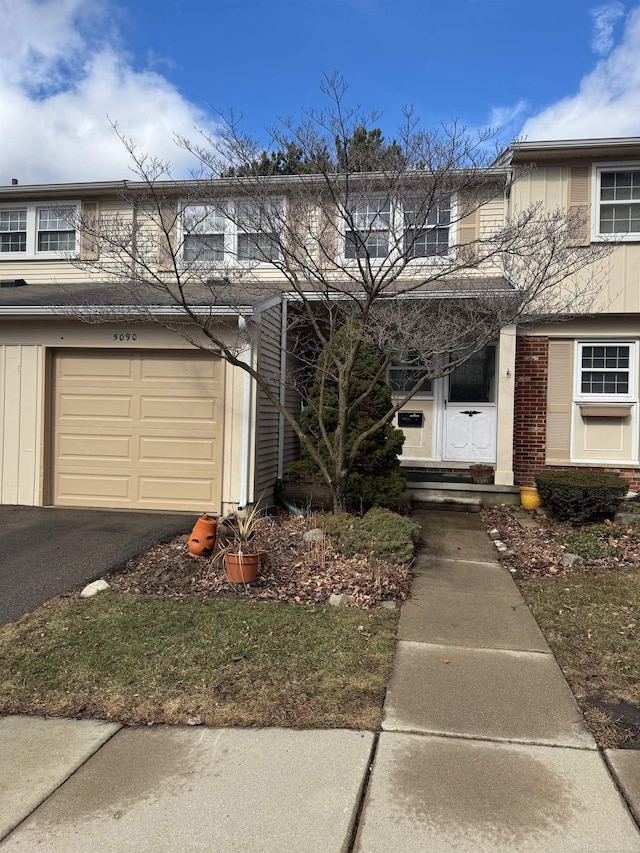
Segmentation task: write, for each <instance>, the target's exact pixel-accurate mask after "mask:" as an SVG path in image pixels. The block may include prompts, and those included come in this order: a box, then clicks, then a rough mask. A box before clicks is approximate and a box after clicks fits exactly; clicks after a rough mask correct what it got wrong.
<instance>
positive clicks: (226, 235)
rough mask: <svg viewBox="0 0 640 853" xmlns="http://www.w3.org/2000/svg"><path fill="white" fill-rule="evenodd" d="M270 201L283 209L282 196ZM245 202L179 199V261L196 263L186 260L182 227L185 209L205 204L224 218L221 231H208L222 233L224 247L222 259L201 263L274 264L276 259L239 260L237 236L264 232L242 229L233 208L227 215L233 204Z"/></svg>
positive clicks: (184, 263)
mask: <svg viewBox="0 0 640 853" xmlns="http://www.w3.org/2000/svg"><path fill="white" fill-rule="evenodd" d="M272 201H273V204H274V205H281V206H282V208H283V211H284V204H285V200H284V199H283V198H281V197H277V198H274V199H273V200H272ZM245 203H246V204H251V202H250V201H245V200H244V199H242V200H241V199H225V200H224V201H220V202H209V203H208V204H207V202H189V201H181V202H180V216H179V217H178V245H179V246H180V251H179V253H178V256H179V259H180V262H181V263H182V264H183V265H185V266H186V265H188V264H190V263H196V262H197V261H188V260H186V259H185V255H184V241H185V237H186V236H188V235H187V234H186V233H185V228H184V215H185V211H187V210H188V209H189V208H198V207H202V208H205V209H206V208H207V206H211V207H212V208H214V211H215V212H216V213H219V214H220V215H221V216H222V217H223V219H224V225H223V230H222V232H220V231H215V232H213V231H212V232H210V233H211V234H220V233H222V235H223V247H224V248H223V257H222V260H220V261H202V263H203V264H210V265H211V268H212V269H216V268H221V269H222V268H224V267H237V268H244V267H253V268H255V267H259V268H269V267H272V266H273V265H274V263H277V260H278V259H276V260H274V261H263V260H260V259H248V258H247V259H244V260H241V259H240V258H239V257H238V237H239V236H241V235H243V234H249V233H256V234H259V233H264V232H259V231H256V232H249V231H244V230H243V229H242V228H241V227H239V226H238V224H237V222H236V221H235V220H236V218H237V217H236V211H235V210H234V211H233V216H230V215H229V208H230V207H231V206H234V207H235V205H239V204H245ZM214 211H212V212H214ZM283 215H284V213H283ZM200 233H202V234H206V233H207V232H206V231H202V232H200Z"/></svg>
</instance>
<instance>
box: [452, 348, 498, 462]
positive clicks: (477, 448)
mask: <svg viewBox="0 0 640 853" xmlns="http://www.w3.org/2000/svg"><path fill="white" fill-rule="evenodd" d="M496 414H497V408H496V347H495V346H494V345H490V346H487V347H485V348H484V349H482V350H480V352H477V353H475V354H474V355H473V356H471V358H470V359H469V360H468V361H466V362H465V363H464V364H463V365H462V366H461V367H459V368H458V369H457V370H456V371H454V372H453V373H452V374H451V375H450V376H449V379H448V383H447V385H446V387H445V416H444V459H445V460H446V461H450V462H495V460H496V423H497V417H496Z"/></svg>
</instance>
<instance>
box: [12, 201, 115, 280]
mask: <svg viewBox="0 0 640 853" xmlns="http://www.w3.org/2000/svg"><path fill="white" fill-rule="evenodd" d="M93 208H95V212H96V213H97V212H98V211H99V215H100V218H101V219H108V217H110V216H120V217H122V218H123V219H124V220H127V219H130V218H131V209H130V208H129V207H127V206H126V205H125V204H124V203H123V202H122V201H117V202H113V201H112V202H108V201H103V202H100V204H99V205H98V204H97V203H88V202H85V203H84V204H83V213H86V214H88V213H89V212H90V211H91V210H92V209H93ZM90 244H91V245H90ZM96 254H97V248H96V246H95V245H93V241H89V242H87V241H86V240H84V239H83V240H81V255H82V259H83V260H86V261H90V260H92V259H95V256H96ZM92 256H93V258H92ZM105 277H106V276H105V273H104V271H103V270H98V269H96V270H91V269H90V268H85V269H80V268H79V267H77V266H74V264H73V263H72V262H71V261H69V260H68V259H67V258H65V257H63V256H62V255H61V256H60V257H59V258H46V259H45V258H42V259H40V258H35V259H29V258H24V259H22V260H21V259H20V258H8V257H6V256H3V255H0V278H8V279H11V278H23V279H25V281H26V282H27V284H48V285H51V288H52V290H53V289H55V288H56V286H57V285H60V284H79V283H82V282H87V281H89V282H91V281H96V282H102V281H104V280H105Z"/></svg>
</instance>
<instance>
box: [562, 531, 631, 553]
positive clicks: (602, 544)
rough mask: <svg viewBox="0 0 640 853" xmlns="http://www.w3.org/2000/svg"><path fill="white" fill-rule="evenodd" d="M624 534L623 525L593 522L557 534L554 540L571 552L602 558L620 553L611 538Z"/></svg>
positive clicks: (617, 537)
mask: <svg viewBox="0 0 640 853" xmlns="http://www.w3.org/2000/svg"><path fill="white" fill-rule="evenodd" d="M622 536H624V529H623V528H621V527H615V526H613V525H612V526H611V527H609V526H607V525H605V524H592V525H590V526H586V527H583V528H581V529H580V530H576V531H572V532H571V533H563V534H561V535H560V536H556V537H555V539H554V542H556V543H557V544H558V545H564V546H565V548H566V550H567V551H569V553H571V554H579V555H580V556H581V557H584V558H585V559H587V560H600V559H604V558H606V557H615V555H616V554H617V553H618V551H617V548H616V547H615V545H613V544H612V543H611V541H610V540H611V539H619V538H621V537H622Z"/></svg>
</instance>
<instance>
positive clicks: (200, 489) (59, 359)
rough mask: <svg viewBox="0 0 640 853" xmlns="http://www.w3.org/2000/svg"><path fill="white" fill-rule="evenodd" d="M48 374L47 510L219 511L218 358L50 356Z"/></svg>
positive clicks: (133, 353) (114, 354)
mask: <svg viewBox="0 0 640 853" xmlns="http://www.w3.org/2000/svg"><path fill="white" fill-rule="evenodd" d="M94 367H95V368H96V371H97V372H96V373H92V368H94ZM54 374H55V381H56V388H55V395H54V399H55V406H54V422H55V437H54V454H53V455H54V470H53V498H54V503H56V504H59V505H61V506H101V507H114V508H118V507H120V508H138V509H185V510H187V509H188V510H201V509H202V508H204V507H206V508H207V509H208V510H209V511H213V512H215V511H219V509H220V497H221V468H222V458H221V453H222V448H221V424H222V399H223V389H222V381H221V379H222V376H223V371H222V367H221V363H220V361H219V359H218V360H217V359H215V358H213V357H211V356H207V355H203V354H201V353H195V354H194V353H180V352H178V353H173V352H148V351H144V350H138V351H121V350H119V351H113V352H111V353H108V354H103V355H100V356H98V357H96V356H95V355H94V353H92V352H87V353H83V352H78V351H73V352H71V351H60V352H58V353H57V354H56V356H55V371H54Z"/></svg>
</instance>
